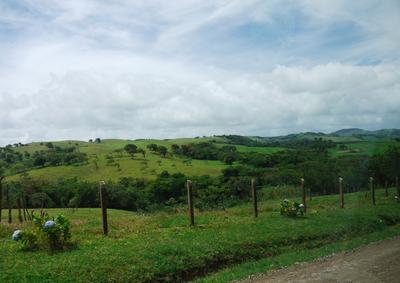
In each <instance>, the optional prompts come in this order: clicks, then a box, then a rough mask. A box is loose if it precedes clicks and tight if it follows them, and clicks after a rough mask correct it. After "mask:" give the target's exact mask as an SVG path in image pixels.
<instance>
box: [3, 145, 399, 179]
mask: <svg viewBox="0 0 400 283" xmlns="http://www.w3.org/2000/svg"><path fill="white" fill-rule="evenodd" d="M211 140H213V141H216V142H218V143H216V145H217V146H219V147H221V146H224V145H227V143H226V142H228V141H227V140H226V139H225V138H222V137H208V138H206V137H204V138H192V139H190V138H182V139H171V140H135V141H132V140H117V139H112V140H111V139H109V140H102V142H101V143H89V142H83V141H60V142H53V144H54V145H57V146H61V147H67V146H77V147H78V148H79V151H80V152H84V153H86V154H87V155H88V157H89V160H88V162H87V163H85V164H79V165H69V166H57V167H45V168H37V169H32V170H29V171H28V173H29V175H30V176H31V177H33V178H35V179H45V180H49V181H55V180H58V179H60V178H73V177H77V178H78V179H81V180H86V181H98V180H100V179H104V180H112V181H116V180H118V179H120V178H121V177H135V178H145V179H154V178H156V176H157V175H159V174H160V173H161V172H162V171H164V170H167V171H168V172H170V173H178V172H181V173H183V174H185V175H188V176H201V175H210V176H218V175H220V174H221V170H222V169H224V168H226V167H227V165H226V164H224V163H223V162H221V161H218V160H209V161H208V160H189V159H185V158H182V157H179V156H175V155H171V154H168V155H167V157H166V158H164V157H162V156H160V155H158V154H154V153H151V152H150V151H149V150H147V153H146V157H145V158H144V157H143V156H142V155H140V154H136V155H135V158H134V159H132V158H131V157H130V156H129V155H128V154H126V153H125V152H122V153H117V152H115V150H118V149H122V148H123V147H124V146H125V145H126V144H128V143H133V144H135V145H137V146H138V147H140V148H143V149H146V146H147V145H149V144H151V143H155V144H157V145H164V146H166V147H167V148H168V149H169V150H170V148H171V145H172V144H179V145H182V144H187V143H196V142H205V141H211ZM395 143H396V142H395V141H374V142H372V141H361V142H349V143H346V144H345V145H346V146H347V149H346V150H340V148H339V145H337V146H336V147H335V148H332V149H330V150H329V152H330V154H331V155H332V156H333V157H337V156H343V155H369V156H371V155H373V154H374V153H379V152H382V151H383V150H384V149H386V148H387V147H389V146H390V145H394V144H395ZM235 146H236V148H237V150H238V151H239V152H259V153H263V154H272V153H274V152H278V151H284V150H287V149H286V148H283V147H250V146H242V145H235ZM46 149H47V147H46V146H45V143H42V145H41V144H40V143H31V144H28V145H27V146H24V147H19V148H15V150H17V151H20V152H22V153H23V152H24V151H27V152H29V153H33V152H35V151H40V150H46ZM110 159H111V160H112V162H110ZM16 179H19V175H14V176H10V177H8V180H10V181H12V180H16Z"/></svg>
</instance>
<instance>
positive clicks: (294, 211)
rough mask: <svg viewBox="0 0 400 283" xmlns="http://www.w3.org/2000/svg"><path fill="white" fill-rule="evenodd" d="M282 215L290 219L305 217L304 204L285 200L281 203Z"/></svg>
mask: <svg viewBox="0 0 400 283" xmlns="http://www.w3.org/2000/svg"><path fill="white" fill-rule="evenodd" d="M281 214H282V215H286V216H289V217H297V216H303V215H304V204H302V203H298V202H295V201H290V200H288V199H284V200H283V201H282V202H281Z"/></svg>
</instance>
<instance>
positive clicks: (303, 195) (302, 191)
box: [300, 178, 307, 212]
mask: <svg viewBox="0 0 400 283" xmlns="http://www.w3.org/2000/svg"><path fill="white" fill-rule="evenodd" d="M300 182H301V183H300V184H301V201H302V202H303V205H304V212H306V211H307V205H306V188H305V187H304V178H301V179H300Z"/></svg>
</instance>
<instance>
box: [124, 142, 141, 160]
mask: <svg viewBox="0 0 400 283" xmlns="http://www.w3.org/2000/svg"><path fill="white" fill-rule="evenodd" d="M124 150H125V151H126V152H127V153H128V154H129V155H130V156H131V157H132V158H134V157H135V153H138V147H137V146H136V145H135V144H131V143H130V144H127V145H125V146H124Z"/></svg>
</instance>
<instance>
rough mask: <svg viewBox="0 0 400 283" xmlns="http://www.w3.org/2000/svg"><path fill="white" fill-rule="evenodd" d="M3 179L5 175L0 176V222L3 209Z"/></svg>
mask: <svg viewBox="0 0 400 283" xmlns="http://www.w3.org/2000/svg"><path fill="white" fill-rule="evenodd" d="M3 179H4V176H0V222H1V211H2V210H3Z"/></svg>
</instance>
